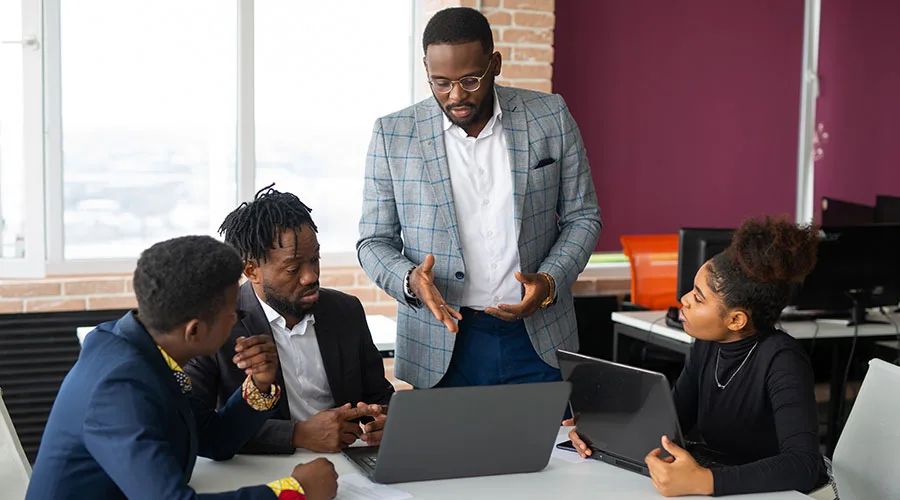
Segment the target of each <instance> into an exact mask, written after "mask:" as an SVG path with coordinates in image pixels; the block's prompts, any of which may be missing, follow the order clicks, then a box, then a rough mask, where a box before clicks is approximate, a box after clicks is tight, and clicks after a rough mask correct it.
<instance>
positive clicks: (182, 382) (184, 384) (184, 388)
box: [156, 344, 191, 394]
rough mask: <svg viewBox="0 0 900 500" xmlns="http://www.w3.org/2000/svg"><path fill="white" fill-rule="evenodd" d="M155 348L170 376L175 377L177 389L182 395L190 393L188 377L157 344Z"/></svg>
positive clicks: (189, 379)
mask: <svg viewBox="0 0 900 500" xmlns="http://www.w3.org/2000/svg"><path fill="white" fill-rule="evenodd" d="M156 348H157V349H159V353H160V354H162V357H163V359H164V360H165V361H166V364H167V365H168V366H169V369H170V370H172V375H174V376H175V381H176V382H178V387H179V388H180V389H181V392H182V394H187V393H189V392H191V378H190V377H188V375H187V373H184V370H183V369H182V368H181V366H179V365H178V362H177V361H175V360H174V359H172V356H169V353H167V352H166V350H165V349H163V348H162V346H161V345H159V344H157V345H156Z"/></svg>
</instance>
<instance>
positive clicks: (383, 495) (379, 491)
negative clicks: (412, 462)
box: [337, 474, 412, 500]
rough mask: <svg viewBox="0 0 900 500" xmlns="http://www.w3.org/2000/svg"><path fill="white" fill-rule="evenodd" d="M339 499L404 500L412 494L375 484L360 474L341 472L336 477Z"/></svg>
mask: <svg viewBox="0 0 900 500" xmlns="http://www.w3.org/2000/svg"><path fill="white" fill-rule="evenodd" d="M337 497H338V499H339V500H404V499H407V498H412V495H410V494H409V493H407V492H405V491H400V490H398V489H396V488H391V487H390V486H385V485H383V484H376V483H373V482H372V481H370V480H369V478H367V477H365V476H363V475H362V474H341V476H340V477H339V478H338V494H337Z"/></svg>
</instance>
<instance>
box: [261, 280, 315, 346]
mask: <svg viewBox="0 0 900 500" xmlns="http://www.w3.org/2000/svg"><path fill="white" fill-rule="evenodd" d="M254 295H256V292H255V291H254ZM256 300H258V301H259V305H260V306H262V310H263V312H264V313H265V314H266V321H268V322H269V324H270V325H277V326H279V327H281V328H282V329H287V321H285V319H284V316H282V315H281V314H279V313H278V311H276V310H275V309H272V306H270V305H269V304H266V301H264V300H263V299H262V298H260V296H259V295H256ZM314 324H316V317H315V315H313V314H312V313H307V314H306V316H304V317H303V318H302V319H301V320H300V322H299V323H297V324H296V325H294V328H292V329H291V330H290V331H288V334H289V335H303V334H305V333H306V330H307V328H309V326H310V325H314Z"/></svg>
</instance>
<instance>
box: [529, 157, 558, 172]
mask: <svg viewBox="0 0 900 500" xmlns="http://www.w3.org/2000/svg"><path fill="white" fill-rule="evenodd" d="M553 163H556V158H544V159H543V160H541V161H539V162H538V164H537V165H535V166H534V168H535V170H536V169H539V168H543V167H546V166H547V165H551V164H553Z"/></svg>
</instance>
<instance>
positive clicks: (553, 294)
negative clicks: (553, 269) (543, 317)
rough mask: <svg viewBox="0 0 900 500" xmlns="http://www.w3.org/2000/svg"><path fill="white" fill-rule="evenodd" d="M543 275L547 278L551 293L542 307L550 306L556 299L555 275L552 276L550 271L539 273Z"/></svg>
mask: <svg viewBox="0 0 900 500" xmlns="http://www.w3.org/2000/svg"><path fill="white" fill-rule="evenodd" d="M538 274H539V275H541V276H543V277H544V279H546V280H547V285H548V286H549V287H550V293H548V294H547V298H546V299H544V301H543V302H541V309H543V308H545V307H547V306H549V305H550V304H552V303H553V302H554V301H555V300H556V282H555V281H553V276H550V275H549V274H548V273H538Z"/></svg>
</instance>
